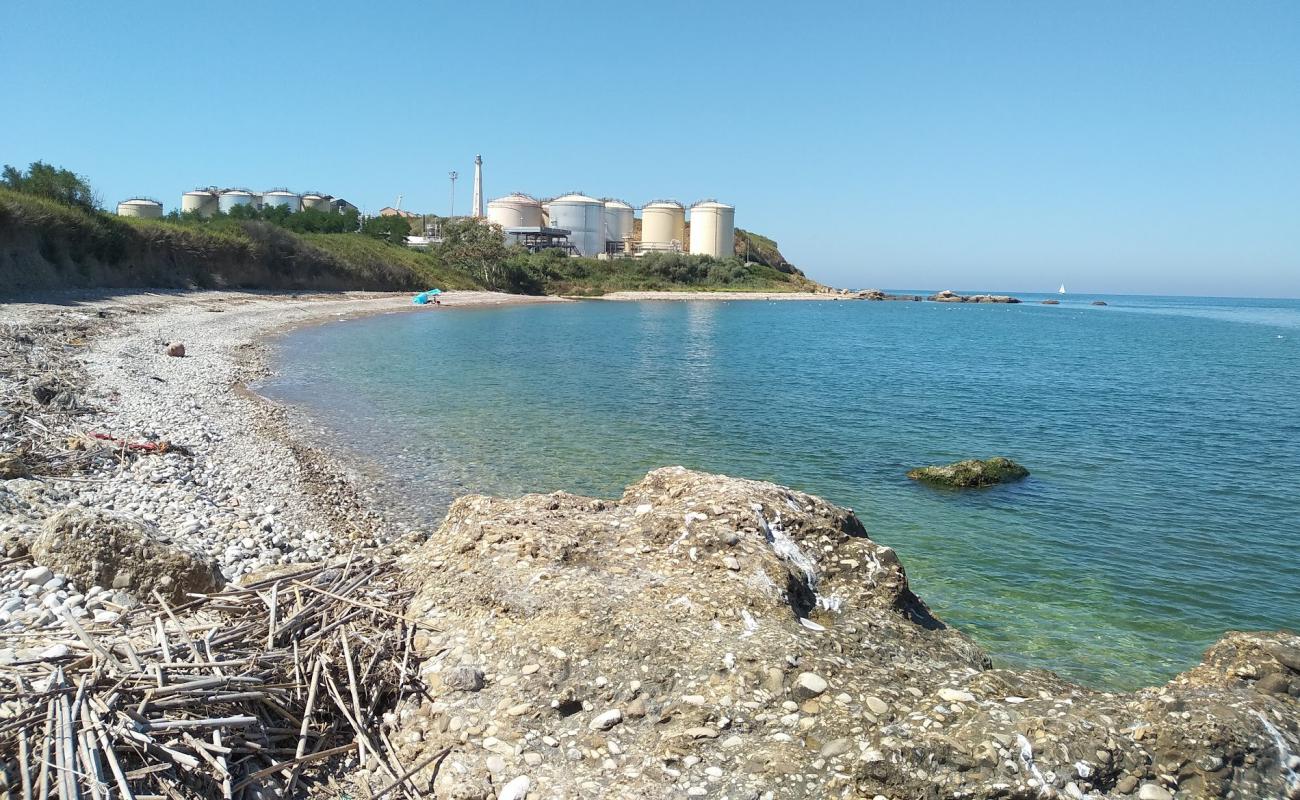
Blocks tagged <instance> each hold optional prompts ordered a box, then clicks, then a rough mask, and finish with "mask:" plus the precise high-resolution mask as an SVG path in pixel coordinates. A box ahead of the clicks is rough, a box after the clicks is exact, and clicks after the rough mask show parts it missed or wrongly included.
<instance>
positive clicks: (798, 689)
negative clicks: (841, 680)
mask: <svg viewBox="0 0 1300 800" xmlns="http://www.w3.org/2000/svg"><path fill="white" fill-rule="evenodd" d="M828 688H829V684H827V683H826V679H825V678H823V677H822V676H820V675H814V674H813V673H811V672H801V673H799V677H797V678H795V680H794V687H793V688H792V689H791V690H790V691H791V693H792V694H794V696H795V699H797V700H810V699H812V698H814V697H818V696H819V695H821V694H823V693H824V692H825V691H826V690H827V689H828Z"/></svg>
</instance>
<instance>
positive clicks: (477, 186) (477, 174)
mask: <svg viewBox="0 0 1300 800" xmlns="http://www.w3.org/2000/svg"><path fill="white" fill-rule="evenodd" d="M473 215H474V216H476V217H481V216H483V156H474V214H473Z"/></svg>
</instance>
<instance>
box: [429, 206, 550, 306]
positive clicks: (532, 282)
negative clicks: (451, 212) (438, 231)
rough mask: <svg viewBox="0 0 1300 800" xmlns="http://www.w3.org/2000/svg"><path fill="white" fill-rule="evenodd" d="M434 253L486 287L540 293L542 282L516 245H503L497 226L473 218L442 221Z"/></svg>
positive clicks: (503, 236)
mask: <svg viewBox="0 0 1300 800" xmlns="http://www.w3.org/2000/svg"><path fill="white" fill-rule="evenodd" d="M434 255H435V256H436V257H437V258H438V260H439V261H441V262H442V263H443V264H445V265H446V266H448V267H451V268H453V269H459V270H462V271H464V272H468V273H469V274H470V275H473V276H474V277H475V278H477V279H478V281H479V282H480V283H482V284H483V285H484V286H486V287H488V288H489V289H496V290H499V291H503V292H522V293H524V294H540V293H541V292H542V289H543V285H542V281H541V279H540V277H539V276H538V275H537V273H536V271H535V270H534V269H533V268H532V266H531V263H530V260H529V258H528V256H527V254H526V253H524V252H523V251H522V249H520V248H508V247H506V242H505V235H504V234H503V233H502V231H501V226H500V225H494V224H491V223H484V222H481V221H480V220H476V219H459V220H451V219H449V220H446V221H444V222H443V223H442V244H440V245H438V248H437V250H435V251H434Z"/></svg>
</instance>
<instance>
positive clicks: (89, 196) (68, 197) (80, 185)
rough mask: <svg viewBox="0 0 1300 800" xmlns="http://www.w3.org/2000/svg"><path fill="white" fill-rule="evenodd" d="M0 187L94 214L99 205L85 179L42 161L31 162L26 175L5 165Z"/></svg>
mask: <svg viewBox="0 0 1300 800" xmlns="http://www.w3.org/2000/svg"><path fill="white" fill-rule="evenodd" d="M0 186H3V187H5V188H6V189H13V190H14V191H16V192H25V193H27V194H34V195H36V196H37V197H45V198H48V199H50V200H54V201H56V202H59V203H63V204H64V205H69V206H76V207H77V208H83V209H85V210H87V211H92V210H94V208H95V206H97V205H98V204H99V203H98V200H97V198H96V197H95V193H94V192H93V191H91V188H90V184H89V183H87V182H86V179H85V178H83V177H81V176H80V175H78V174H76V173H74V172H70V171H69V170H66V169H60V168H59V167H54V166H51V165H49V164H46V163H45V162H44V161H36V162H33V163H32V165H31V166H30V167H28V168H27V171H26V172H22V171H21V170H19V169H18V168H17V167H11V166H9V165H8V164H5V166H4V170H3V171H2V172H0Z"/></svg>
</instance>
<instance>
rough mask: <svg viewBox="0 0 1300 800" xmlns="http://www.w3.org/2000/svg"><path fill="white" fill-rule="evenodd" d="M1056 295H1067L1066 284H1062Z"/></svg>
mask: <svg viewBox="0 0 1300 800" xmlns="http://www.w3.org/2000/svg"><path fill="white" fill-rule="evenodd" d="M1056 293H1057V294H1065V284H1064V283H1063V284H1061V288H1059V289H1057V290H1056Z"/></svg>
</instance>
